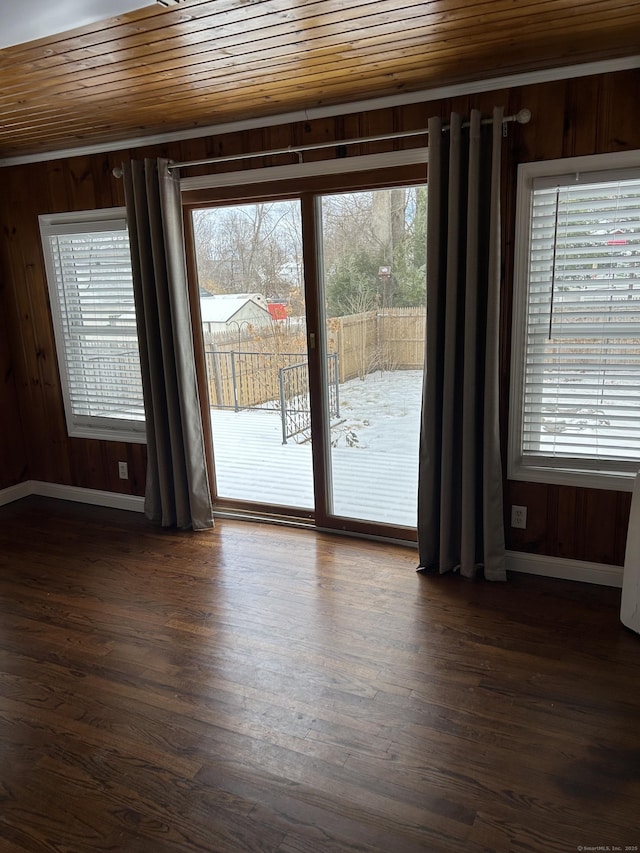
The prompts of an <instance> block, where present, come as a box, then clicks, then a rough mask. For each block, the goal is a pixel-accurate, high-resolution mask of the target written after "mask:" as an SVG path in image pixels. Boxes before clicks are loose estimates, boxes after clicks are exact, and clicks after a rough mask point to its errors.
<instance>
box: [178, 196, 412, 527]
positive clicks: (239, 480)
mask: <svg viewBox="0 0 640 853" xmlns="http://www.w3.org/2000/svg"><path fill="white" fill-rule="evenodd" d="M323 183H324V182H323ZM265 199H266V200H265ZM189 215H190V218H191V222H190V226H191V231H192V234H193V245H194V255H195V268H196V273H197V284H198V289H199V295H198V302H199V307H200V315H201V320H202V332H203V340H204V361H205V364H206V377H207V379H206V382H207V394H208V399H209V413H210V415H209V417H210V427H211V435H212V440H213V456H214V470H215V492H216V500H217V502H218V504H222V505H231V506H232V508H233V506H234V505H236V506H240V507H241V508H242V509H246V508H247V507H249V508H254V509H256V510H259V511H261V512H269V511H270V508H271V510H272V511H273V513H274V514H278V515H280V514H283V513H284V514H286V515H298V516H300V517H307V518H310V519H315V520H316V523H317V524H318V525H320V526H322V527H328V528H338V529H353V530H357V531H359V532H365V533H367V532H370V533H374V534H375V533H379V534H384V535H400V536H404V537H408V538H411V536H412V535H414V534H412V532H411V531H412V530H413V529H414V528H415V526H416V503H417V498H416V495H417V469H418V441H419V421H420V405H421V404H420V400H421V389H422V366H423V357H424V356H423V354H424V330H425V311H426V309H425V264H426V233H425V228H426V187H425V185H424V184H422V185H419V186H418V185H407V184H406V183H405V184H404V185H397V186H387V187H385V188H375V187H371V188H367V189H361V188H356V189H349V190H348V191H340V192H327V191H326V190H325V189H324V187H323V189H322V191H320V192H318V191H317V190H316V191H315V192H314V191H313V190H308V189H304V188H303V189H302V190H300V192H299V193H297V194H295V193H294V192H291V193H290V195H289V197H287V198H285V199H283V198H282V197H278V196H276V195H270V194H269V193H268V192H266V191H265V192H264V194H263V196H262V200H258V201H252V202H251V203H237V202H235V201H232V202H229V203H224V202H223V203H218V204H217V205H215V206H213V205H212V206H204V205H203V206H195V205H194V206H191V207H190V210H189ZM403 531H404V532H403Z"/></svg>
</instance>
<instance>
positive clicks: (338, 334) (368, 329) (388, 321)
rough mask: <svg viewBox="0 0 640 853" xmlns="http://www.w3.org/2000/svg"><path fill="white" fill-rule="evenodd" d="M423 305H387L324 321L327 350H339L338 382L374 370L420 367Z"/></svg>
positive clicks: (423, 333)
mask: <svg viewBox="0 0 640 853" xmlns="http://www.w3.org/2000/svg"><path fill="white" fill-rule="evenodd" d="M425 322H426V309H425V308H386V309H384V310H382V311H366V312H364V313H362V314H350V315H348V316H346V317H334V318H332V319H330V320H329V321H328V323H327V327H328V331H327V337H328V342H329V350H330V351H331V352H337V353H338V363H339V368H340V377H339V381H340V382H341V383H342V382H346V381H347V380H349V379H354V378H355V377H360V379H364V377H365V376H367V375H368V374H369V373H373V372H374V371H376V370H422V367H423V364H424V338H425Z"/></svg>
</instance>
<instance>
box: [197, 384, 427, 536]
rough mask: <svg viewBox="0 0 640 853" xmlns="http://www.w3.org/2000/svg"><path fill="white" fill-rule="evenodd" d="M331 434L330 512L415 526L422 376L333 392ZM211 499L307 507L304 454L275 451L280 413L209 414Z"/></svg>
mask: <svg viewBox="0 0 640 853" xmlns="http://www.w3.org/2000/svg"><path fill="white" fill-rule="evenodd" d="M339 390H340V418H339V420H338V422H337V423H336V424H335V425H334V426H333V427H332V430H331V442H332V445H333V446H332V449H331V473H332V479H333V511H334V513H335V514H336V515H339V516H345V517H350V518H358V519H367V520H371V521H381V522H387V523H389V524H402V525H408V526H411V527H414V526H415V523H416V501H417V497H416V495H417V488H418V441H419V424H420V397H421V392H422V372H421V371H416V370H411V371H408V370H407V371H393V372H387V373H373V374H370V375H369V376H367V377H366V378H365V379H364V380H360V379H352V380H350V381H349V382H345V383H344V384H343V385H341V386H340V389H339ZM211 424H212V431H213V437H214V439H213V440H214V451H215V461H216V479H217V488H218V494H219V495H220V496H222V497H229V498H237V499H240V500H251V501H257V502H264V503H270V504H276V505H277V504H280V505H285V506H296V507H300V508H302V509H310V508H312V507H313V475H312V467H311V466H312V459H311V446H310V444H309V443H306V442H305V443H297V442H296V441H295V440H293V439H289V441H288V442H287V444H282V426H281V420H280V413H279V412H273V411H266V410H261V409H251V410H247V411H241V412H233V411H228V410H223V409H212V410H211Z"/></svg>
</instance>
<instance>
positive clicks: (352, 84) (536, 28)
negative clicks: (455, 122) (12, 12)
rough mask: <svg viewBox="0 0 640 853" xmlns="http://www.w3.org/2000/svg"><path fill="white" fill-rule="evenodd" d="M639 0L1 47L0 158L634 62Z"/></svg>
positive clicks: (141, 16)
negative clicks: (630, 58) (558, 69)
mask: <svg viewBox="0 0 640 853" xmlns="http://www.w3.org/2000/svg"><path fill="white" fill-rule="evenodd" d="M639 37H640V3H637V2H634V0H593V2H590V0H581V2H579V3H576V2H575V0H515V2H514V0H473V2H470V0H427V1H426V2H421V0H373V2H364V0H315V2H310V0H184V2H182V3H180V5H178V6H172V7H169V8H164V7H163V6H160V5H155V6H149V7H145V8H144V9H141V10H139V11H137V12H132V13H129V14H127V15H122V16H119V17H117V18H111V19H109V20H107V21H104V22H102V23H100V24H94V25H90V26H87V27H84V28H82V29H77V30H74V31H72V32H69V33H64V34H62V35H58V36H54V37H51V38H48V39H41V40H39V41H36V42H30V43H29V44H24V45H17V46H15V47H10V48H6V49H5V50H2V51H0V158H7V157H13V156H19V155H25V154H30V153H41V152H46V151H55V150H60V149H66V148H72V147H77V146H84V145H95V144H100V143H109V144H111V143H114V142H116V141H118V140H124V139H130V138H132V137H138V136H141V135H149V134H157V133H163V132H167V131H176V130H189V129H192V128H198V127H203V126H210V125H214V124H219V123H222V122H229V121H235V120H241V119H247V118H256V117H268V116H271V115H275V114H278V113H283V112H289V111H293V110H298V109H304V108H312V107H316V106H319V105H328V104H340V103H346V102H349V101H354V100H356V99H363V98H369V97H377V96H382V95H391V94H395V93H399V92H411V91H417V90H421V89H427V88H431V87H435V86H442V85H446V84H452V83H460V82H463V81H471V80H480V79H486V78H489V77H495V76H499V75H502V74H508V73H517V72H521V71H528V70H535V69H543V68H549V67H555V66H560V65H570V64H577V63H582V62H587V61H595V60H602V59H607V58H613V57H620V56H625V55H631V54H634V53H636V52H637V51H638V45H639V43H640V38H639Z"/></svg>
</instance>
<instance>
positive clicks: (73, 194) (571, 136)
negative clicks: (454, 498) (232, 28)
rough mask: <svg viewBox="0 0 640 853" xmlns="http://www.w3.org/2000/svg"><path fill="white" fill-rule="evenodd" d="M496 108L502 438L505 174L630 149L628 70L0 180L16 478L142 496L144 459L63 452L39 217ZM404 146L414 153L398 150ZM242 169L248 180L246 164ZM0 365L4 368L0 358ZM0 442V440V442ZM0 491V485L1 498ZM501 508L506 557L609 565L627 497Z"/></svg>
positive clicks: (638, 76)
mask: <svg viewBox="0 0 640 853" xmlns="http://www.w3.org/2000/svg"><path fill="white" fill-rule="evenodd" d="M497 103H500V104H504V106H505V109H506V111H507V113H511V112H516V111H517V110H518V109H520V108H521V107H529V108H530V109H531V110H532V112H533V121H532V122H531V124H530V125H528V126H521V127H518V128H512V129H510V131H509V136H508V140H507V143H506V145H505V150H504V170H503V172H504V180H503V192H504V203H505V215H504V226H503V227H504V237H505V239H504V245H505V251H504V282H505V284H504V296H503V303H502V341H501V346H502V397H501V404H502V412H503V417H504V423H505V426H506V412H507V410H508V409H507V407H508V388H509V348H510V316H511V281H512V267H513V243H514V214H515V192H516V169H517V165H518V163H520V162H524V161H529V160H540V159H553V158H557V157H570V156H576V155H581V154H594V153H602V152H608V151H621V150H625V149H633V148H640V123H638V122H637V116H638V114H639V113H640V71H638V70H632V71H624V72H617V73H611V74H604V75H598V76H593V77H585V78H579V79H575V80H567V81H560V82H553V83H545V84H537V85H533V86H525V87H519V88H513V89H510V90H504V91H500V92H492V93H483V94H480V95H474V96H469V97H460V98H456V99H451V100H447V101H440V102H437V103H431V104H424V105H423V104H418V105H410V106H406V107H397V108H393V109H385V110H376V111H371V112H364V113H360V114H357V115H345V116H340V117H337V118H327V119H322V120H314V121H309V122H300V123H296V124H291V125H282V126H274V127H271V128H264V129H258V130H251V131H245V132H241V133H235V134H226V135H224V136H220V137H215V138H202V139H194V140H190V141H186V142H181V143H171V144H168V145H163V146H157V147H156V148H153V149H150V148H148V149H135V150H131V151H123V152H116V153H111V154H108V155H95V156H86V157H75V158H72V159H68V160H62V161H51V162H49V163H42V164H32V165H21V166H14V167H10V168H7V169H5V170H3V172H2V179H3V183H4V186H5V188H6V191H5V192H4V193H3V195H2V197H1V198H0V224H1V226H2V227H1V229H0V257H1V262H2V269H3V272H4V278H5V281H6V288H5V293H4V294H3V297H2V298H3V301H4V309H5V310H4V313H5V314H6V316H7V317H8V324H9V344H10V351H11V354H12V356H13V362H14V367H15V377H16V386H17V394H18V401H19V408H20V414H21V418H22V428H23V432H24V436H25V441H26V447H27V456H28V459H27V461H28V467H29V476H30V477H32V478H34V479H41V480H47V481H51V482H57V483H65V484H70V485H77V486H85V487H89V488H95V489H105V490H110V491H120V492H130V493H133V494H142V492H143V490H144V470H145V449H144V447H142V446H140V445H126V444H120V443H117V442H101V441H88V440H81V439H69V438H68V437H67V435H66V429H65V423H64V414H63V408H62V399H61V391H60V381H59V377H58V371H57V365H56V358H55V350H54V344H53V331H52V325H51V318H50V313H49V306H48V300H47V288H46V282H45V277H44V269H43V262H42V254H41V250H40V240H39V233H38V220H37V217H38V214H40V213H46V212H60V211H68V210H81V209H86V208H94V207H109V206H113V205H120V204H122V203H123V194H122V184H121V182H120V181H117V180H116V179H115V178H113V177H112V175H111V169H112V167H113V166H114V165H118V164H119V163H120V162H121V161H122V160H123V159H128V158H129V157H138V158H139V157H142V156H169V157H172V158H174V159H176V160H193V159H197V158H201V157H209V156H217V155H222V154H233V153H240V152H246V151H251V150H261V149H262V150H264V149H268V148H278V147H283V146H287V145H290V144H292V145H295V144H307V143H310V142H315V141H330V140H332V139H344V138H347V137H351V136H366V135H371V134H377V133H385V132H389V131H397V130H409V129H417V128H421V127H424V126H425V125H426V120H427V117H428V116H429V115H433V114H436V113H438V114H440V115H441V116H443V117H446V116H447V115H448V114H449V112H450V111H451V110H452V109H457V110H459V111H460V112H462V113H463V114H468V112H469V110H470V108H471V107H478V108H480V109H481V110H482V111H483V113H485V114H487V113H489V112H490V110H491V108H492V107H493V105H494V104H497ZM412 144H415V142H412V143H407V145H412ZM398 146H399V143H395V144H394V143H383V144H382V143H378V144H376V145H373V144H369V145H362V146H359V150H353V151H351V152H350V153H352V154H354V155H355V154H364V153H374V152H376V151H384V150H390V149H391V148H394V147H395V148H397V147H398ZM330 156H333V150H332V149H329V150H328V151H320V152H314V153H313V154H310V155H308V157H307V159H322V158H325V157H330ZM253 165H254V166H261V165H269V162H268V160H267V161H266V162H257V161H254V162H253ZM227 168H229V169H231V168H237V166H228V167H227ZM245 168H249V164H248V163H245ZM201 171H203V170H201ZM192 174H196V171H192ZM5 358H6V357H5ZM0 364H4V361H3V356H2V354H1V351H0ZM0 393H1V394H2V395H3V396H2V398H0V405H1V406H2V408H3V409H4V408H5V406H6V405H11V386H10V385H9V386H7V384H6V383H5V384H4V385H3V387H2V390H1V391H0ZM14 429H15V427H14ZM505 433H506V430H505ZM5 441H6V439H5V437H4V436H3V437H2V442H3V443H4V442H5ZM505 450H506V447H505ZM5 453H8V452H7V451H5ZM18 456H19V454H18ZM0 459H2V457H1V456H0ZM121 459H126V461H128V463H129V471H130V472H131V479H130V480H129V481H123V480H119V478H118V470H117V468H118V466H117V462H118V460H121ZM9 479H10V478H9ZM2 484H3V481H2V480H0V486H2ZM511 503H517V504H522V505H526V506H527V507H528V526H527V529H526V530H525V531H513V530H511V529H510V528H509V527H508V526H507V539H508V541H507V544H508V547H510V548H514V549H516V550H524V551H530V552H533V553H538V554H547V555H551V556H561V557H570V558H575V559H584V560H593V561H596V562H605V563H614V564H621V563H622V561H623V558H624V544H625V537H626V527H627V522H628V513H629V505H630V496H629V495H628V494H625V493H611V492H606V491H602V490H592V489H579V488H570V487H564V486H563V487H560V486H545V485H539V484H528V483H507V484H506V492H505V508H506V509H508V507H509V506H510V505H511Z"/></svg>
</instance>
